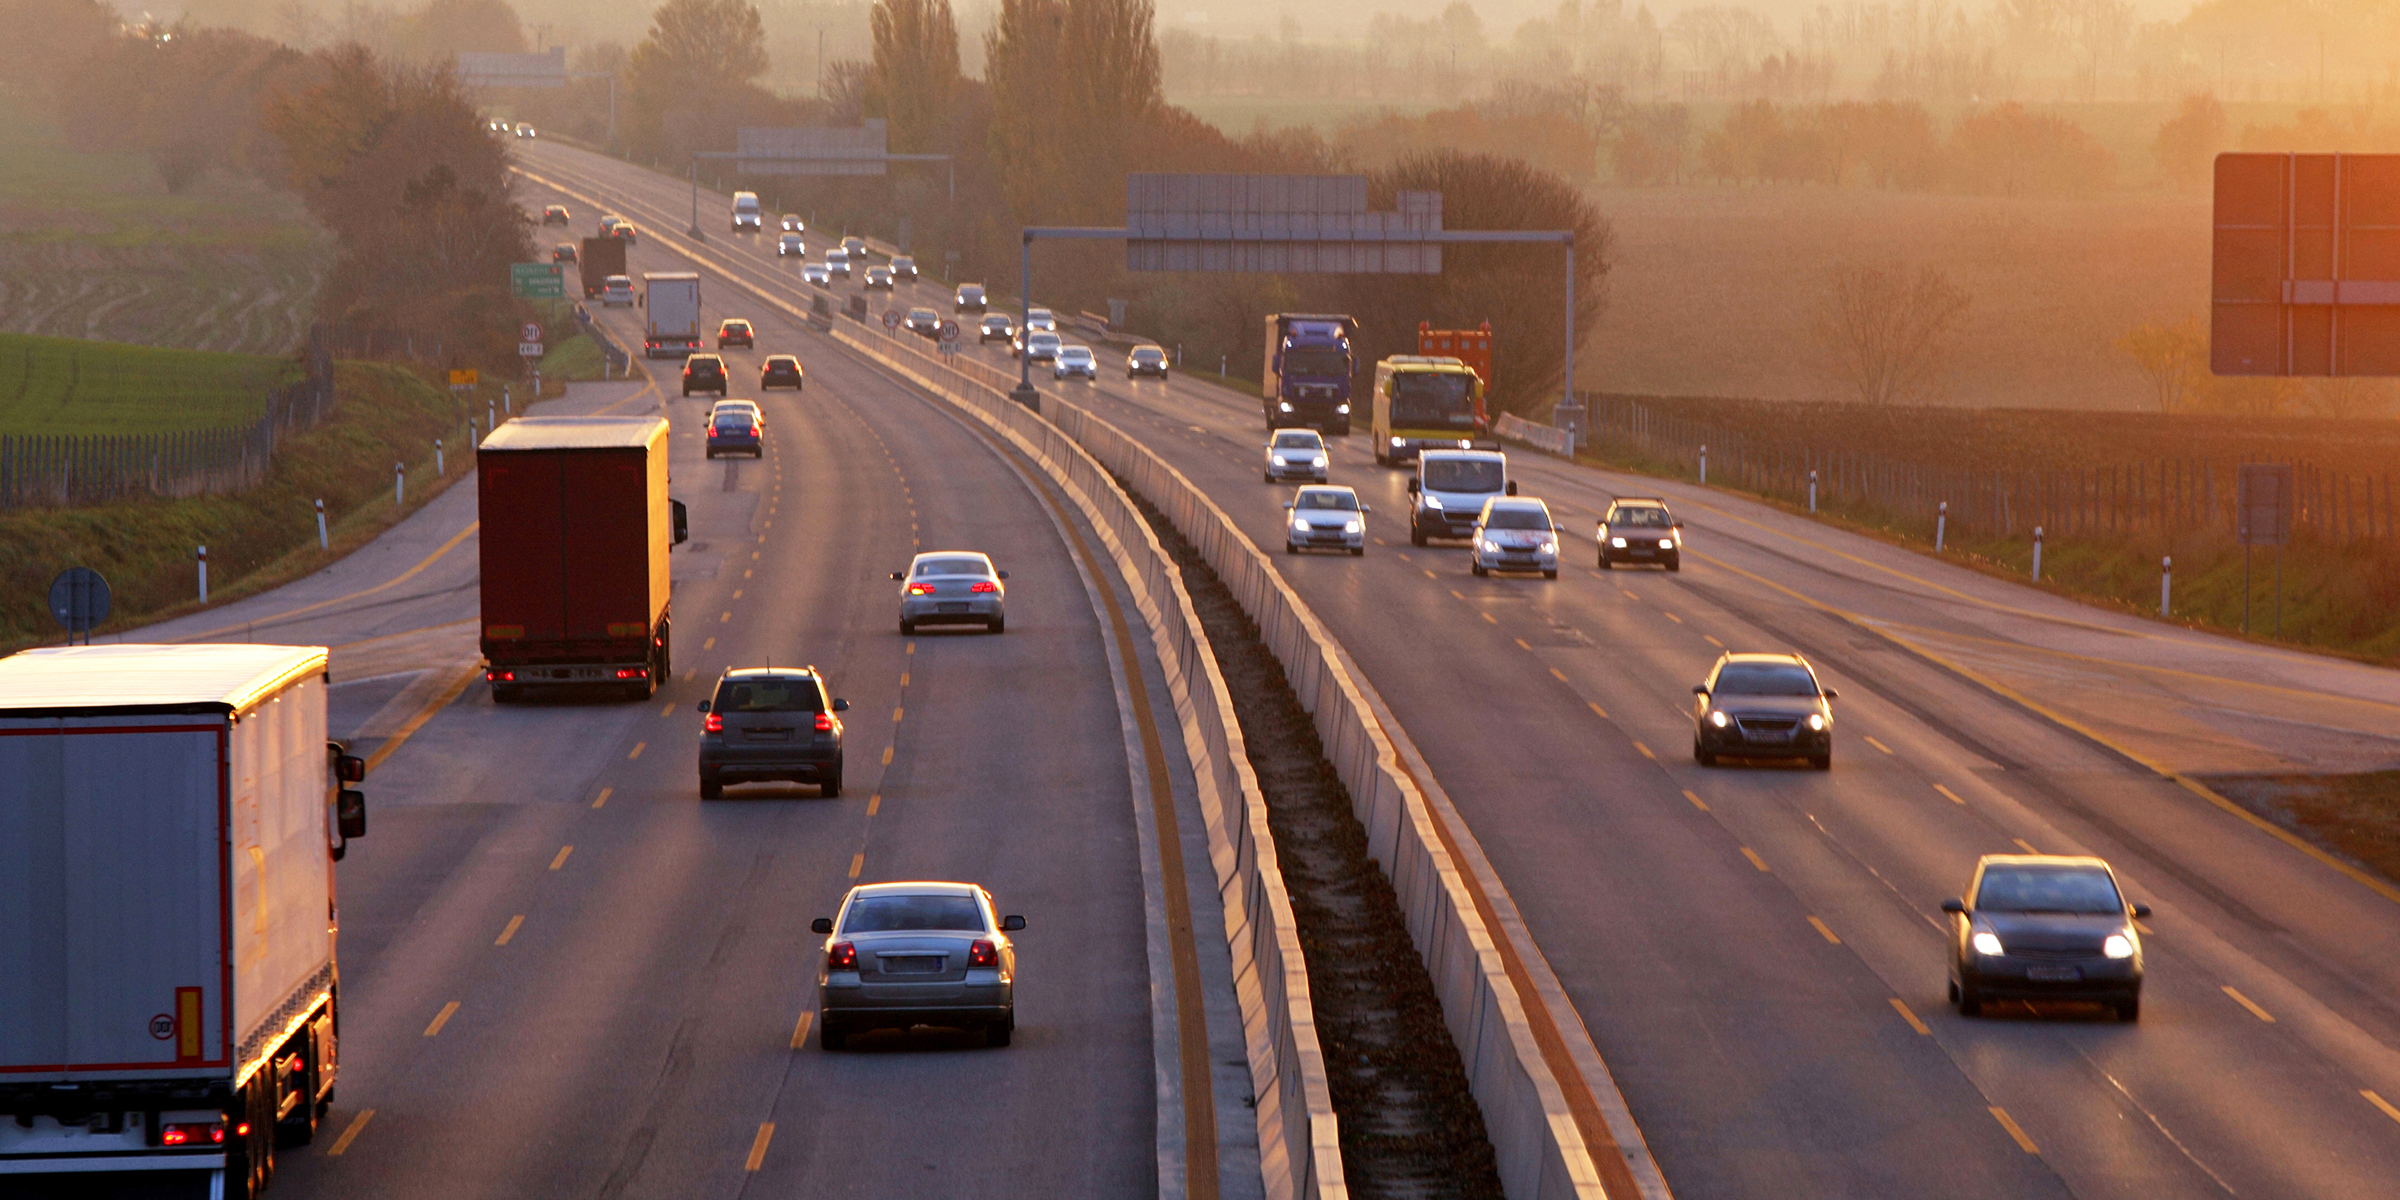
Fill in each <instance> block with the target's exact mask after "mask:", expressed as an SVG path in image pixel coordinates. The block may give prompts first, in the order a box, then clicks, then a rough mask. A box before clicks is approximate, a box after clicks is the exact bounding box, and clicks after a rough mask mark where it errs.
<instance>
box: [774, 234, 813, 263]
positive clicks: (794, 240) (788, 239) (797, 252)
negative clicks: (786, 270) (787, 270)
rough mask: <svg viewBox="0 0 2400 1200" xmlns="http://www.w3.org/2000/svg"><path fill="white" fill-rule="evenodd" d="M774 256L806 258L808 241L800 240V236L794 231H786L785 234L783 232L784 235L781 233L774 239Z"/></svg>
mask: <svg viewBox="0 0 2400 1200" xmlns="http://www.w3.org/2000/svg"><path fill="white" fill-rule="evenodd" d="M775 257H777V258H807V257H808V243H807V242H805V241H802V240H801V238H800V235H799V234H796V233H787V234H784V235H782V236H780V237H778V238H776V239H775Z"/></svg>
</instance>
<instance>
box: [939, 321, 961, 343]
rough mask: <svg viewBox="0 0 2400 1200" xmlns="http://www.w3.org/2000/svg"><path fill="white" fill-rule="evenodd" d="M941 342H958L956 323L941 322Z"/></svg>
mask: <svg viewBox="0 0 2400 1200" xmlns="http://www.w3.org/2000/svg"><path fill="white" fill-rule="evenodd" d="M942 340H943V341H945V342H955V341H957V340H958V322H956V321H944V322H942Z"/></svg>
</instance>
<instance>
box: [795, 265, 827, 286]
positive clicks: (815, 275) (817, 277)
mask: <svg viewBox="0 0 2400 1200" xmlns="http://www.w3.org/2000/svg"><path fill="white" fill-rule="evenodd" d="M800 278H801V279H803V280H805V281H807V282H809V283H813V284H815V285H817V286H818V287H830V286H832V285H833V270H832V268H830V267H827V266H826V265H825V264H824V263H802V264H801V265H800Z"/></svg>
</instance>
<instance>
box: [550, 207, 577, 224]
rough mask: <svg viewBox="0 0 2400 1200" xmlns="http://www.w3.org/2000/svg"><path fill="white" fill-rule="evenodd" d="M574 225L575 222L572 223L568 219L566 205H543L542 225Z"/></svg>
mask: <svg viewBox="0 0 2400 1200" xmlns="http://www.w3.org/2000/svg"><path fill="white" fill-rule="evenodd" d="M572 223H573V222H572V221H570V220H569V219H568V217H567V206H566V205H564V204H545V205H543V206H542V224H544V225H567V224H572Z"/></svg>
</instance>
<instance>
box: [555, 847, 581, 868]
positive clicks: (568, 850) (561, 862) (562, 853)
mask: <svg viewBox="0 0 2400 1200" xmlns="http://www.w3.org/2000/svg"><path fill="white" fill-rule="evenodd" d="M573 853H575V847H573V846H560V847H559V848H558V857H557V858H554V859H551V860H550V869H551V870H553V871H555V870H557V869H559V868H560V867H563V866H565V865H567V856H568V855H570V854H573Z"/></svg>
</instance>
